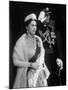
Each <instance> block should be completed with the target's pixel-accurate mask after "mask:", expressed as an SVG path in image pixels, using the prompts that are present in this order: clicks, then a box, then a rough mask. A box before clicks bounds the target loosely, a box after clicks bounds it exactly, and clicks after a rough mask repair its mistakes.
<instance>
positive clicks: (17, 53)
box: [13, 39, 29, 67]
mask: <svg viewBox="0 0 68 90" xmlns="http://www.w3.org/2000/svg"><path fill="white" fill-rule="evenodd" d="M23 48H24V45H23V44H22V40H20V39H19V40H18V41H17V42H16V45H15V47H14V51H13V63H14V65H15V66H18V67H28V66H29V63H28V62H27V61H26V60H25V57H24V50H23Z"/></svg>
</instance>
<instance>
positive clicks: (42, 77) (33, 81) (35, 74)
mask: <svg viewBox="0 0 68 90" xmlns="http://www.w3.org/2000/svg"><path fill="white" fill-rule="evenodd" d="M40 52H41V49H40V47H39V46H38V40H37V46H36V52H35V55H34V56H33V57H32V58H31V60H29V62H36V61H38V63H39V61H40V60H41V63H39V64H40V68H38V69H37V70H35V69H33V68H31V67H29V68H28V71H27V77H28V87H42V86H47V79H46V75H47V76H49V71H48V69H47V67H46V66H45V65H44V62H43V59H44V56H43V57H42V58H41V57H40V58H39V59H38V55H39V54H40ZM46 73H47V74H46Z"/></svg>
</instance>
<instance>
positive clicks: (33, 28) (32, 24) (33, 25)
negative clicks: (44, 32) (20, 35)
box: [27, 21, 37, 35]
mask: <svg viewBox="0 0 68 90" xmlns="http://www.w3.org/2000/svg"><path fill="white" fill-rule="evenodd" d="M27 29H28V33H30V34H31V35H34V34H35V33H36V30H37V23H36V21H31V22H30V24H29V25H28V26H27Z"/></svg>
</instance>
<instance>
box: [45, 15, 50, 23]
mask: <svg viewBox="0 0 68 90" xmlns="http://www.w3.org/2000/svg"><path fill="white" fill-rule="evenodd" d="M45 17H46V22H47V23H49V21H50V15H49V14H48V15H45Z"/></svg>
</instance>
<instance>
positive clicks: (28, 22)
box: [24, 19, 37, 27]
mask: <svg viewBox="0 0 68 90" xmlns="http://www.w3.org/2000/svg"><path fill="white" fill-rule="evenodd" d="M31 21H36V22H37V20H33V19H29V20H28V21H26V22H24V26H25V27H26V26H28V25H29V24H30V23H31Z"/></svg>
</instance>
